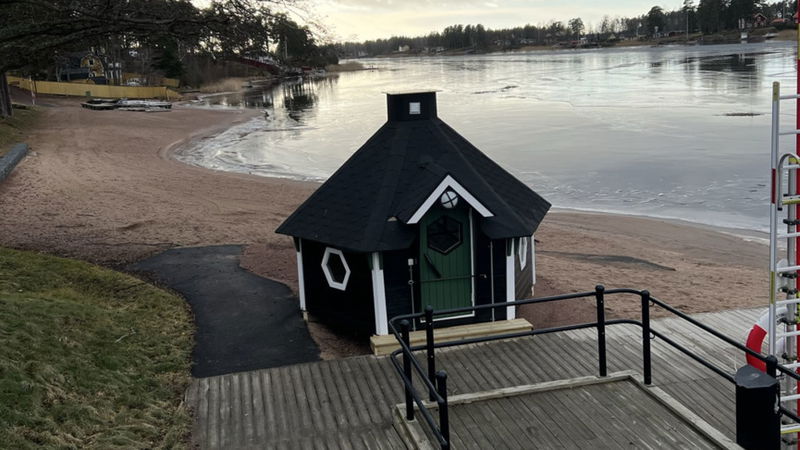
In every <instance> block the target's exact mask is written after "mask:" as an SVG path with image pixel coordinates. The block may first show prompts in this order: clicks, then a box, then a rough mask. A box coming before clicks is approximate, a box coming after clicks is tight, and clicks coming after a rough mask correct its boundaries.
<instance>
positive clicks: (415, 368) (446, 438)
mask: <svg viewBox="0 0 800 450" xmlns="http://www.w3.org/2000/svg"><path fill="white" fill-rule="evenodd" d="M612 294H632V295H637V296H639V297H640V298H641V317H642V319H641V321H637V320H633V319H612V320H606V318H605V296H606V295H612ZM588 297H594V298H595V302H596V314H597V321H596V322H588V323H581V324H576V325H566V326H560V327H551V328H543V329H538V330H531V331H523V332H515V333H506V334H500V335H493V336H483V337H476V338H469V339H459V340H456V341H449V342H440V343H436V342H434V322H433V317H434V316H443V315H454V314H458V313H465V312H472V311H480V310H487V309H494V308H506V307H509V306H519V305H528V304H537V303H548V302H554V301H563V300H574V299H580V298H588ZM651 304H653V305H656V306H659V307H661V308H663V309H665V310H666V311H668V312H670V313H671V314H674V315H675V316H677V317H679V318H681V319H683V320H686V321H687V322H689V323H691V324H692V325H695V326H697V327H698V328H700V329H702V330H703V331H706V332H708V333H709V334H711V335H713V336H715V337H716V338H718V339H721V340H722V341H724V342H726V343H727V344H729V345H731V346H733V347H735V348H737V349H739V350H741V351H743V352H745V353H746V354H748V355H751V356H753V357H754V358H756V359H758V360H760V361H763V362H764V363H765V364H766V368H767V373H768V374H769V375H770V376H772V377H773V378H775V377H777V373H778V372H781V373H783V374H785V375H787V376H789V377H791V378H794V379H796V380H798V381H800V374H798V373H796V372H794V371H793V370H791V369H787V368H785V367H783V366H781V365H780V364H778V361H777V359H776V358H775V357H774V356H764V355H762V354H761V353H760V352H756V351H754V350H752V349H750V348H748V347H746V346H745V345H743V344H741V343H739V342H737V341H735V340H734V339H731V338H730V337H728V336H725V335H724V334H722V333H720V332H718V331H716V330H714V329H713V328H711V327H709V326H707V325H705V324H703V323H701V322H699V321H698V320H696V319H694V318H692V317H691V316H689V315H687V314H685V313H683V312H681V311H679V310H678V309H676V308H674V307H672V306H670V305H669V304H667V303H665V302H663V301H661V300H659V299H657V298H655V297H652V296H651V295H650V292H649V291H647V290H641V291H639V290H636V289H629V288H620V289H609V290H606V289H605V288H604V287H603V286H602V285H598V286H596V287H595V290H594V292H578V293H573V294H562V295H555V296H550V297H541V298H531V299H525V300H516V301H512V302H503V303H492V304H486V305H477V306H470V307H463V308H454V309H447V310H440V311H434V310H433V309H432V308H431V307H430V306H428V307H426V308H425V311H424V312H421V313H414V314H403V315H400V316H396V317H393V318H392V319H391V320H389V328H390V329H391V331H392V334H393V335H394V336H395V338H396V339H397V341H398V342H399V343H400V348H399V349H398V350H395V351H394V352H392V353H391V355H390V360H391V361H392V364H393V365H394V367H395V369H396V370H397V372H398V374H399V375H400V378H401V380H402V381H403V387H404V390H405V397H406V401H405V403H406V414H405V416H406V419H407V420H414V417H415V415H414V405H415V404H416V405H417V407H418V408H419V412H420V415H421V416H422V418H423V419H424V421H425V422H426V423H427V425H428V427H429V428H430V430H431V432H432V433H433V435H434V437H435V438H436V440H437V441H438V442H439V444H440V445H441V447H442V448H443V449H449V448H450V426H449V416H448V404H447V373H446V372H445V371H444V370H440V371H436V358H435V349H437V348H446V347H455V346H459V345H466V344H473V343H479V342H489V341H495V340H501V339H510V338H516V337H525V336H535V335H539V334H548V333H557V332H561V331H570V330H578V329H585V328H597V337H598V341H597V348H598V371H599V373H600V376H601V377H605V376H607V374H608V367H607V364H608V363H607V357H606V336H605V329H606V326H609V325H622V324H627V325H636V326H638V327H640V328H641V329H642V364H643V367H642V369H643V374H642V375H643V381H644V384H646V385H649V384H651V383H652V361H651V350H650V341H651V339H654V338H659V339H661V340H662V341H664V342H665V343H666V344H668V345H670V346H671V347H673V348H675V349H676V350H678V351H680V352H681V353H683V354H685V355H687V356H689V357H690V358H692V359H693V360H695V361H697V362H698V363H700V364H701V365H703V366H704V367H706V368H708V369H710V370H711V371H713V372H714V373H716V374H717V375H720V376H721V377H723V378H724V379H726V380H728V381H729V382H732V383H733V382H735V379H734V376H733V375H731V374H730V373H728V372H727V371H725V370H724V369H721V368H719V367H717V366H716V365H714V364H713V363H711V362H709V361H707V360H705V359H704V358H702V357H701V356H699V355H697V354H696V353H695V352H693V351H691V350H689V349H687V348H686V347H684V346H683V345H681V344H679V343H678V342H676V341H674V340H672V339H671V338H669V337H667V336H665V335H664V334H663V333H661V332H659V331H656V330H653V329H652V328H651V326H650V305H651ZM423 317H424V318H425V322H424V326H425V335H426V336H425V337H426V339H425V344H424V345H416V346H412V345H411V341H410V328H411V322H410V321H412V320H417V319H421V318H423ZM398 326H399V327H400V330H398ZM420 350H426V359H427V368H428V370H427V374H426V373H425V372H426V371H425V370H423V369H422V366H421V365H420V363H419V361H418V360H417V358H416V357H415V356H414V352H415V351H420ZM400 354H402V355H403V364H402V367H401V365H400V364H399V363H398V361H397V356H398V355H400ZM413 372H417V374H418V375H419V378H421V379H422V381H423V384H424V385H425V388H426V389H425V390H427V391H428V393H429V397H430V400H431V401H434V402H436V404H437V407H438V410H439V425H438V426H437V424H436V422H435V420H434V418H433V415H432V414H431V413H430V411H429V410H428V409H427V408H426V406H425V403H424V402H423V400H422V398H421V396H420V395H419V394H418V392H417V390H416V389H415V388H414V384H413V380H412V378H413ZM780 411H781V413H783V414H784V415H786V416H787V417H789V418H790V419H792V420H794V421H795V422H798V423H800V417H798V416H797V415H796V414H795V413H793V412H792V411H789V410H787V409H785V408H784V407H782V406H781V407H780Z"/></svg>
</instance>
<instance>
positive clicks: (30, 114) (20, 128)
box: [0, 108, 39, 156]
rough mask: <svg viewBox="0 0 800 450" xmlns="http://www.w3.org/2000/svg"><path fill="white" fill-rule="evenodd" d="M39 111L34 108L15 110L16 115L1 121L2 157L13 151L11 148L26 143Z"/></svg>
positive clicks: (0, 147) (0, 145)
mask: <svg viewBox="0 0 800 450" xmlns="http://www.w3.org/2000/svg"><path fill="white" fill-rule="evenodd" d="M38 117H39V111H37V110H36V109H33V108H29V109H17V108H14V115H13V116H11V117H6V118H3V119H0V156H3V154H4V153H6V152H7V151H9V150H11V146H12V145H14V144H17V143H20V142H24V140H25V136H26V133H27V131H28V129H30V128H31V127H33V125H34V124H35V123H36V119H38Z"/></svg>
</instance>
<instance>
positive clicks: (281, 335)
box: [127, 245, 320, 378]
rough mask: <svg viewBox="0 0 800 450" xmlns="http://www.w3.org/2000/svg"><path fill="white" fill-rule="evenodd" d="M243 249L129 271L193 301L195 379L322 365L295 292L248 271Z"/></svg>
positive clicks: (150, 262) (169, 256)
mask: <svg viewBox="0 0 800 450" xmlns="http://www.w3.org/2000/svg"><path fill="white" fill-rule="evenodd" d="M241 252H242V248H241V246H238V245H223V246H212V247H190V248H175V249H171V250H167V251H165V252H163V253H160V254H158V255H155V256H152V257H150V258H148V259H145V260H142V261H139V262H137V263H134V264H132V265H130V266H128V267H127V269H128V270H129V271H132V272H135V273H138V274H141V275H144V276H145V277H147V278H149V279H151V280H153V281H154V282H156V283H157V284H159V285H161V286H164V287H167V288H169V289H171V290H173V291H175V292H177V293H179V294H180V295H182V296H183V297H184V298H185V299H186V300H187V301H188V302H189V305H190V306H191V309H192V312H193V313H194V320H195V325H196V327H197V333H196V337H195V347H194V350H193V352H192V362H193V364H192V376H194V377H199V378H202V377H209V376H214V375H222V374H226V373H232V372H242V371H247V370H256V369H265V368H269V367H278V366H286V365H290V364H297V363H303V362H310V361H319V359H320V358H319V347H318V346H317V344H316V343H315V342H314V341H313V340H312V339H311V335H310V334H309V332H308V328H307V326H306V324H305V322H304V321H303V319H302V316H301V314H300V308H299V303H298V300H297V298H296V297H295V296H294V295H292V291H291V290H290V289H289V288H288V287H287V286H286V285H284V284H281V283H278V282H276V281H272V280H269V279H266V278H262V277H259V276H257V275H255V274H253V273H250V272H248V271H246V270H244V269H242V268H241V267H240V266H239V256H240V255H241Z"/></svg>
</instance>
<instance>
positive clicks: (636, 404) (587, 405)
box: [395, 372, 736, 450]
mask: <svg viewBox="0 0 800 450" xmlns="http://www.w3.org/2000/svg"><path fill="white" fill-rule="evenodd" d="M448 401H449V405H450V406H449V413H450V424H451V426H452V428H453V432H452V433H451V435H450V437H451V440H452V444H453V448H469V449H476V450H477V449H484V448H503V449H519V450H524V449H528V448H531V447H540V448H574V449H617V448H657V447H668V448H694V449H713V448H732V447H735V446H736V444H735V443H734V442H733V441H732V440H730V439H728V438H726V437H725V436H724V435H722V433H720V432H719V431H717V430H715V429H713V428H712V427H711V426H710V425H708V424H707V423H705V421H704V420H702V419H701V418H700V417H698V416H697V415H695V414H693V413H691V411H689V410H687V409H686V408H685V407H682V406H681V405H680V404H676V402H675V401H674V400H673V399H672V398H671V397H669V396H668V395H667V394H665V393H663V392H662V391H660V389H659V388H657V387H646V386H645V385H643V384H641V383H640V381H639V380H638V376H637V375H636V374H631V373H628V372H620V373H617V374H609V375H608V376H606V377H603V378H600V377H581V378H572V379H568V380H560V381H551V382H544V383H540V384H535V385H529V386H520V387H517V388H507V389H498V390H494V391H486V392H483V393H478V394H465V395H461V396H453V397H451V398H450V399H448ZM433 408H434V409H435V404H434V405H433ZM404 411H405V408H404V406H403V405H398V406H397V408H396V411H395V417H396V418H397V420H396V424H397V425H398V431H400V432H401V433H402V434H403V435H404V436H406V438H407V439H406V440H407V442H408V446H409V447H412V448H420V449H430V450H433V449H434V448H435V446H434V445H432V443H435V442H436V439H435V437H434V436H433V433H432V432H431V431H430V428H428V427H426V426H423V424H422V422H420V421H410V422H409V421H406V420H404V418H403V416H404V414H405V412H404ZM487 423H494V424H497V426H495V427H486V426H485V425H486V424H487ZM643 430H659V432H658V433H653V432H643ZM665 431H666V432H665Z"/></svg>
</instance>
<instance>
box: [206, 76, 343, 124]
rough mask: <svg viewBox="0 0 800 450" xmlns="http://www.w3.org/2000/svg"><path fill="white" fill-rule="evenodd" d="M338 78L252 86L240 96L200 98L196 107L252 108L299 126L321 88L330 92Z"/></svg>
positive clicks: (226, 94)
mask: <svg viewBox="0 0 800 450" xmlns="http://www.w3.org/2000/svg"><path fill="white" fill-rule="evenodd" d="M337 80H338V76H336V75H330V76H325V77H317V78H304V77H297V78H296V79H292V80H284V81H283V82H282V83H280V84H278V85H277V86H276V85H275V84H272V83H267V84H264V85H261V86H259V85H257V84H256V85H255V86H254V87H252V88H249V89H246V90H244V91H241V92H225V93H222V94H213V95H207V96H204V97H202V98H201V99H200V100H198V101H197V102H196V104H197V105H201V106H206V107H225V108H255V109H262V110H265V111H266V112H267V115H268V116H276V115H277V116H280V115H282V114H284V113H285V114H287V115H288V116H289V117H290V118H291V119H292V120H294V121H296V122H302V121H303V120H304V118H306V115H307V114H309V113H311V112H312V110H313V108H314V104H315V103H316V102H317V99H318V97H317V91H318V89H320V87H323V88H326V89H330V88H331V87H332V86H333V85H335V83H336V82H337ZM276 104H279V105H282V107H283V111H276V110H275V105H276Z"/></svg>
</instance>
